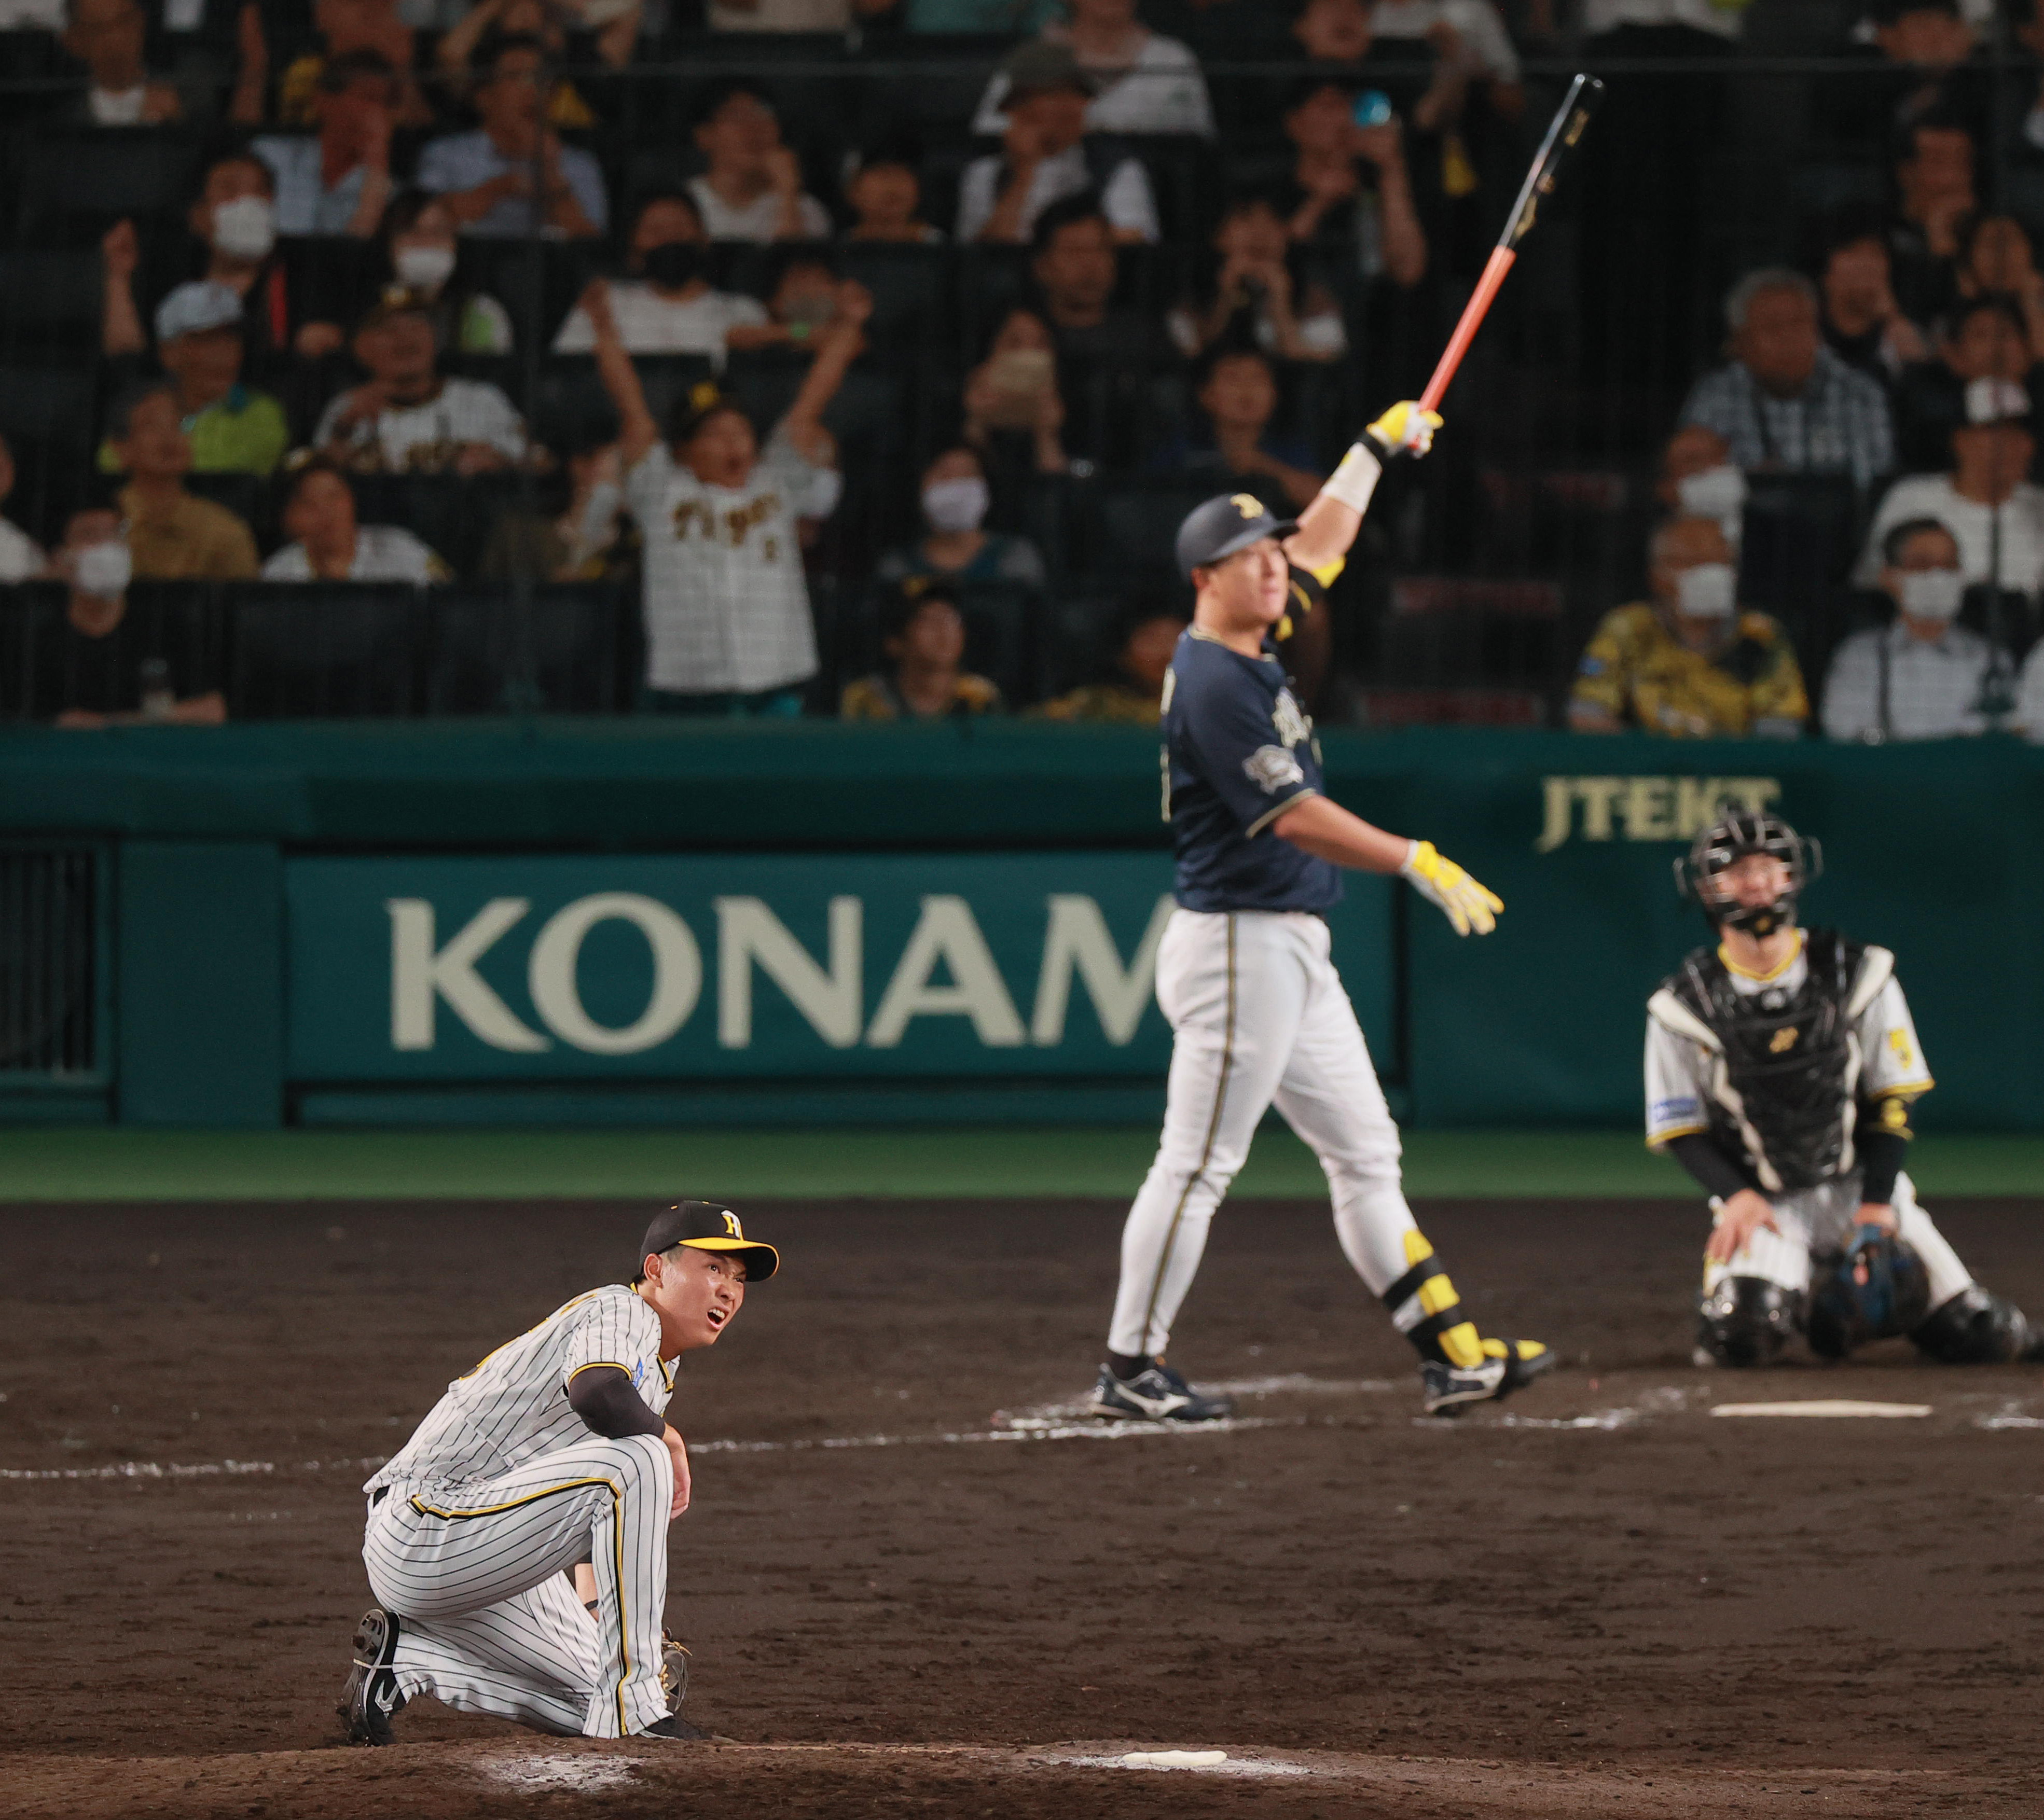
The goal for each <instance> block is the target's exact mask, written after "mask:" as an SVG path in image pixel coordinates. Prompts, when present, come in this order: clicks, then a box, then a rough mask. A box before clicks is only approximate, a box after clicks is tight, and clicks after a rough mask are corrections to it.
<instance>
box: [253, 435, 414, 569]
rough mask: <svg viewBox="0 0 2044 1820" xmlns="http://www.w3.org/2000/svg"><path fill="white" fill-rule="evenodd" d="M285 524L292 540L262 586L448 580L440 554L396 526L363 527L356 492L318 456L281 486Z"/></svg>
mask: <svg viewBox="0 0 2044 1820" xmlns="http://www.w3.org/2000/svg"><path fill="white" fill-rule="evenodd" d="M282 516H283V525H284V531H285V534H286V536H289V537H290V539H291V541H290V543H286V545H285V546H284V547H283V548H282V549H281V550H279V551H278V552H277V553H276V555H274V556H272V557H271V559H269V561H268V562H267V563H264V564H263V580H264V581H266V582H405V583H406V584H408V585H409V586H412V587H414V588H423V587H425V586H428V584H429V583H432V582H451V581H452V580H453V579H454V571H453V570H451V569H450V568H449V567H448V566H447V564H446V563H444V561H442V560H441V559H440V555H438V554H437V553H436V551H432V550H431V549H428V547H427V546H426V545H425V544H424V543H421V542H420V541H419V539H417V538H416V537H414V536H413V535H412V534H411V532H409V531H407V530H405V528H404V527H403V526H401V525H398V524H359V523H358V522H357V521H356V519H355V489H354V488H353V487H352V486H350V485H349V484H348V477H347V475H345V474H343V473H342V472H341V471H340V469H339V468H337V467H335V466H334V464H333V463H332V462H330V461H328V460H326V459H325V458H324V457H322V456H317V455H316V456H314V457H313V459H311V460H309V461H308V462H305V463H303V464H302V465H301V466H300V467H298V469H297V470H295V471H294V473H293V474H292V475H291V477H290V479H289V480H288V481H287V482H286V483H285V488H284V510H283V514H282Z"/></svg>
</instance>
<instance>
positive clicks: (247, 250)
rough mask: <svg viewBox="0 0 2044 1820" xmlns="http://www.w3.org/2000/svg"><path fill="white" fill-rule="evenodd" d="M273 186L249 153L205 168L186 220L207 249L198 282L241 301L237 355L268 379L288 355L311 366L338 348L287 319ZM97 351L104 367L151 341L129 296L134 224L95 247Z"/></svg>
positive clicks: (333, 334)
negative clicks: (221, 288) (102, 355)
mask: <svg viewBox="0 0 2044 1820" xmlns="http://www.w3.org/2000/svg"><path fill="white" fill-rule="evenodd" d="M276 189H277V185H276V179H275V178H274V177H273V176H271V174H270V167H269V166H268V165H267V164H265V163H263V160H262V159H259V158H257V157H255V156H254V155H253V154H252V153H248V152H236V154H234V155H233V156H232V157H228V158H222V159H216V160H215V161H214V163H213V164H211V165H210V166H209V167H208V168H207V170H206V180H205V182H204V183H203V184H202V186H201V187H200V190H199V194H198V199H197V200H196V201H195V202H194V203H193V204H192V205H191V209H190V212H189V213H188V214H187V215H186V225H188V226H189V227H190V229H191V232H192V233H193V235H194V237H195V238H196V239H197V240H198V241H199V242H200V243H201V244H202V246H203V247H204V248H205V259H204V263H203V264H202V267H201V269H200V271H199V272H198V276H199V277H201V278H206V279H207V280H208V281H209V282H212V283H214V284H221V285H225V286H226V287H227V288H228V289H229V290H231V291H232V292H233V293H234V294H235V295H236V297H238V298H240V299H241V321H242V347H243V350H244V355H245V357H246V359H248V362H249V363H251V364H252V365H254V366H256V367H259V368H261V369H263V370H265V371H267V370H268V369H270V368H271V367H274V366H275V365H276V364H277V363H279V361H280V360H281V359H284V358H286V357H288V356H289V355H291V354H293V353H294V352H295V353H297V354H298V355H303V356H305V357H307V358H311V357H313V356H316V355H321V354H326V353H330V352H332V351H333V349H335V348H336V347H339V346H340V331H339V330H338V329H336V328H334V327H333V325H332V324H330V323H321V322H309V323H307V322H301V321H298V318H297V317H296V316H295V315H294V312H293V306H292V301H291V294H290V287H289V286H288V285H287V284H286V281H285V274H284V267H283V263H282V260H281V259H279V258H278V257H277V255H276V250H275V249H276V245H277V209H276V202H275V197H276ZM99 250H100V269H101V274H102V290H101V315H100V347H101V351H102V352H103V353H105V354H106V355H107V356H108V357H109V359H117V358H120V357H122V356H125V355H136V354H140V353H143V352H144V351H146V350H147V349H148V345H149V337H148V332H147V331H146V330H145V329H144V327H143V320H144V319H143V315H142V311H141V309H140V304H139V302H138V301H137V299H136V294H135V276H136V271H137V269H138V267H140V263H141V256H142V255H141V243H140V240H139V239H138V238H137V236H136V232H135V225H134V223H133V222H132V221H117V222H116V223H115V224H114V225H113V227H112V228H109V230H108V232H107V233H106V237H105V238H104V239H103V240H102V241H101V242H100V249H99Z"/></svg>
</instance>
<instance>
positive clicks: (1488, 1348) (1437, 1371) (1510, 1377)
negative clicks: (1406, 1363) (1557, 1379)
mask: <svg viewBox="0 0 2044 1820" xmlns="http://www.w3.org/2000/svg"><path fill="white" fill-rule="evenodd" d="M1483 1355H1484V1356H1483V1362H1482V1364H1481V1365H1473V1366H1462V1365H1447V1364H1444V1363H1443V1362H1442V1361H1440V1360H1439V1359H1427V1360H1423V1361H1422V1362H1421V1364H1420V1392H1421V1399H1422V1400H1423V1403H1424V1404H1425V1406H1426V1411H1427V1414H1428V1415H1458V1414H1459V1413H1460V1412H1461V1411H1462V1409H1463V1408H1464V1407H1466V1406H1467V1405H1468V1404H1470V1403H1496V1402H1500V1401H1501V1400H1503V1399H1504V1398H1505V1397H1508V1396H1510V1395H1511V1394H1512V1392H1514V1391H1515V1390H1517V1389H1519V1388H1520V1387H1521V1386H1522V1385H1523V1384H1531V1382H1532V1381H1533V1380H1534V1379H1535V1378H1536V1377H1540V1376H1541V1375H1542V1374H1543V1373H1546V1372H1550V1371H1552V1370H1553V1369H1554V1365H1555V1358H1554V1353H1552V1352H1551V1351H1550V1350H1548V1349H1547V1348H1546V1346H1543V1345H1542V1344H1541V1343H1540V1342H1539V1341H1538V1340H1485V1342H1483Z"/></svg>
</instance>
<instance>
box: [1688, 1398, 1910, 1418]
mask: <svg viewBox="0 0 2044 1820" xmlns="http://www.w3.org/2000/svg"><path fill="white" fill-rule="evenodd" d="M1930 1413H1931V1406H1930V1404H1929V1403H1855V1402H1854V1400H1852V1399H1851V1398H1850V1397H1823V1396H1820V1397H1817V1398H1815V1399H1814V1400H1812V1401H1809V1402H1806V1403H1718V1404H1716V1405H1715V1406H1714V1407H1712V1411H1711V1414H1712V1415H1873V1416H1887V1417H1894V1416H1901V1415H1929V1414H1930Z"/></svg>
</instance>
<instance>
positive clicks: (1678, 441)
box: [1654, 424, 1746, 551]
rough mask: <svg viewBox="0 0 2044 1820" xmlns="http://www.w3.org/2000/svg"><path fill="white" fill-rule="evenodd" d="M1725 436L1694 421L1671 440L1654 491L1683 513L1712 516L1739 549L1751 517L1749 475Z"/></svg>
mask: <svg viewBox="0 0 2044 1820" xmlns="http://www.w3.org/2000/svg"><path fill="white" fill-rule="evenodd" d="M1728 454H1729V451H1727V448H1726V447H1725V440H1724V438H1723V436H1719V434H1718V433H1717V432H1716V431H1715V430H1710V429H1706V428H1704V426H1703V425H1702V424H1686V425H1685V426H1684V427H1683V428H1681V429H1679V430H1677V432H1675V433H1674V435H1673V436H1670V437H1669V439H1668V446H1667V447H1666V448H1665V449H1663V450H1662V451H1661V474H1660V478H1659V479H1658V482H1656V484H1655V486H1654V495H1655V497H1657V498H1658V499H1659V501H1661V503H1662V505H1665V506H1666V507H1667V508H1668V509H1669V512H1671V513H1673V514H1674V515H1675V516H1677V517H1679V518H1708V519H1712V520H1715V523H1716V524H1717V527H1718V528H1719V530H1720V531H1722V532H1723V533H1724V539H1725V543H1727V546H1728V547H1731V549H1732V550H1734V551H1736V550H1737V549H1738V548H1739V542H1740V539H1741V536H1742V530H1743V527H1744V524H1745V519H1746V475H1745V474H1743V473H1742V471H1741V470H1739V469H1738V468H1736V467H1733V465H1732V464H1731V461H1730V460H1729V459H1727V457H1728Z"/></svg>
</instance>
